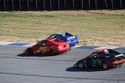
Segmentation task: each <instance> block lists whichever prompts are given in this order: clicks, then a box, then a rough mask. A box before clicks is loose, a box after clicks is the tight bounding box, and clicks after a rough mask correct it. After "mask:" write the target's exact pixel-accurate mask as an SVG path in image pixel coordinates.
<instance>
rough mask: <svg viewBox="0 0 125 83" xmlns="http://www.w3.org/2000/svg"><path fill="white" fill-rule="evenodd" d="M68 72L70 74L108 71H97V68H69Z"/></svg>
mask: <svg viewBox="0 0 125 83" xmlns="http://www.w3.org/2000/svg"><path fill="white" fill-rule="evenodd" d="M108 70H110V69H108ZM66 71H68V72H98V71H106V70H104V69H97V68H89V69H81V68H76V67H69V68H67V69H66Z"/></svg>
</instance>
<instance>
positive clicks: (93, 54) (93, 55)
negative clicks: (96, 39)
mask: <svg viewBox="0 0 125 83" xmlns="http://www.w3.org/2000/svg"><path fill="white" fill-rule="evenodd" d="M97 57H98V54H97V53H92V54H91V55H90V58H97Z"/></svg>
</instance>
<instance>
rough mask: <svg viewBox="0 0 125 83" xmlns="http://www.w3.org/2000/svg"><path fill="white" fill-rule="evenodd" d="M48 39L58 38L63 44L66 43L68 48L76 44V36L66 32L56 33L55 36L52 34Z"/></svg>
mask: <svg viewBox="0 0 125 83" xmlns="http://www.w3.org/2000/svg"><path fill="white" fill-rule="evenodd" d="M48 38H58V39H61V40H63V41H65V42H68V43H69V45H70V47H72V46H75V45H76V44H78V37H77V36H76V35H72V34H70V33H68V32H62V33H57V34H52V35H51V36H49V37H48Z"/></svg>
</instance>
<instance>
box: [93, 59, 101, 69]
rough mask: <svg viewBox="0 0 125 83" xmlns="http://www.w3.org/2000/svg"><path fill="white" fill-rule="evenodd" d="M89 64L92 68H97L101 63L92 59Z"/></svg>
mask: <svg viewBox="0 0 125 83" xmlns="http://www.w3.org/2000/svg"><path fill="white" fill-rule="evenodd" d="M91 63H92V67H98V66H99V65H100V64H101V61H100V60H98V59H93V60H92V62H91Z"/></svg>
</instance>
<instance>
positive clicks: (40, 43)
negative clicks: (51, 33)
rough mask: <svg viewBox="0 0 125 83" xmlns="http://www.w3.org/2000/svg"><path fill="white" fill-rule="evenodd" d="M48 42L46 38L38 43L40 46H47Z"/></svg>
mask: <svg viewBox="0 0 125 83" xmlns="http://www.w3.org/2000/svg"><path fill="white" fill-rule="evenodd" d="M46 43H47V41H46V40H45V41H41V42H39V44H38V45H40V46H45V45H46Z"/></svg>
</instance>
